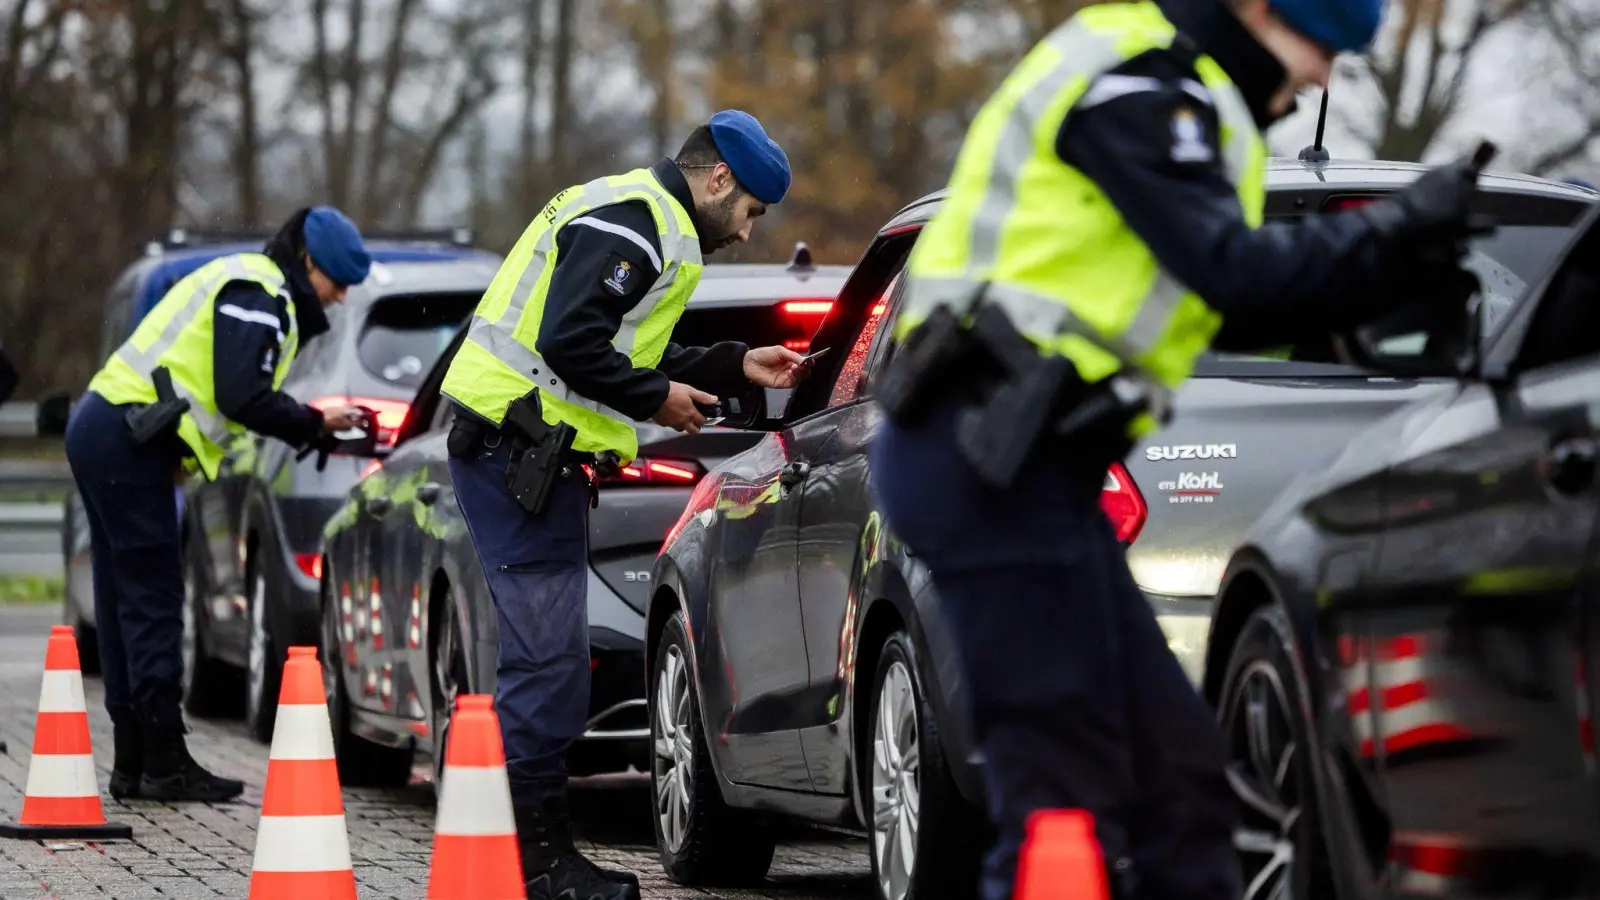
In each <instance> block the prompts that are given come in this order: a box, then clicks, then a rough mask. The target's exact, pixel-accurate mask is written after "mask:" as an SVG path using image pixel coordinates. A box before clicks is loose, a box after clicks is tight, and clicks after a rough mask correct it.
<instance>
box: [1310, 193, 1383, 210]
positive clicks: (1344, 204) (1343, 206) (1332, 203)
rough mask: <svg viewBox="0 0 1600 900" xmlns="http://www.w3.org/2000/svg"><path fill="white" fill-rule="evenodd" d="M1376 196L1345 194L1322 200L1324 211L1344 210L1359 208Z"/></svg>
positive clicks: (1375, 198)
mask: <svg viewBox="0 0 1600 900" xmlns="http://www.w3.org/2000/svg"><path fill="white" fill-rule="evenodd" d="M1377 199H1378V198H1377V197H1374V196H1370V195H1369V196H1355V197H1352V196H1344V197H1329V198H1328V199H1326V200H1324V201H1322V211H1323V212H1342V211H1344V210H1347V209H1359V208H1361V207H1363V206H1366V205H1368V204H1370V203H1372V202H1373V201H1375V200H1377Z"/></svg>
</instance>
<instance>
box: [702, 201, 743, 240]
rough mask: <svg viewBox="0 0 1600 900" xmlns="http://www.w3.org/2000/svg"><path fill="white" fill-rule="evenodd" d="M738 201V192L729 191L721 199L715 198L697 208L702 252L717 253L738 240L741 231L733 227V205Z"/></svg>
mask: <svg viewBox="0 0 1600 900" xmlns="http://www.w3.org/2000/svg"><path fill="white" fill-rule="evenodd" d="M738 201H739V195H738V193H737V192H734V191H729V192H728V195H727V196H726V197H723V198H722V199H721V200H714V201H712V202H711V203H708V204H706V205H705V206H704V207H702V208H701V209H699V210H697V212H698V218H699V219H700V252H701V253H715V252H717V251H718V250H721V249H722V248H723V247H726V246H728V245H729V244H731V243H733V242H734V241H736V240H738V238H739V233H738V232H737V231H735V230H734V228H733V206H734V204H735V203H737V202H738Z"/></svg>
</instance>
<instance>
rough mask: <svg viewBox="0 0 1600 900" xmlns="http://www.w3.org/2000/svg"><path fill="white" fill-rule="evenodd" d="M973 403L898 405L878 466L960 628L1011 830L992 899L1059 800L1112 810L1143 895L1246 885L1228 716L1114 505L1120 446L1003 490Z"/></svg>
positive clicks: (1229, 891) (1119, 849)
mask: <svg viewBox="0 0 1600 900" xmlns="http://www.w3.org/2000/svg"><path fill="white" fill-rule="evenodd" d="M955 416H956V412H955V407H954V405H953V404H948V405H946V406H945V407H944V408H942V409H940V410H938V411H937V412H935V413H934V414H933V415H932V416H931V417H930V419H929V421H927V422H926V423H924V424H922V425H921V426H919V427H917V428H914V429H909V430H907V429H899V428H896V427H894V426H893V425H892V424H890V423H885V425H884V428H883V431H882V432H881V433H880V435H879V437H878V439H877V441H876V442H875V444H874V446H873V448H872V456H871V461H872V480H873V486H874V490H875V492H876V493H877V495H878V502H879V503H880V504H881V505H882V508H883V510H884V512H885V515H886V518H887V521H888V522H889V525H890V527H891V528H893V529H894V530H895V532H896V534H897V535H898V536H899V537H900V538H901V539H903V540H904V541H905V542H906V544H907V545H908V546H909V547H911V548H912V549H913V550H914V551H915V552H916V554H917V556H918V557H919V558H920V559H922V560H923V561H924V562H925V563H926V564H927V565H928V566H929V568H930V570H931V571H932V574H933V581H934V584H935V586H936V588H937V590H938V592H939V596H940V599H941V602H942V608H943V610H944V612H945V615H947V616H948V617H949V618H950V620H951V621H950V626H951V633H952V634H954V635H956V637H957V640H958V641H959V646H960V652H961V654H962V663H963V664H964V667H965V671H966V674H967V676H968V679H969V684H970V689H971V700H972V714H973V719H974V721H973V724H974V728H975V733H976V735H977V740H978V741H979V743H980V745H981V747H982V750H983V753H984V757H985V764H984V779H985V784H986V787H987V790H988V799H989V811H990V816H991V818H992V819H993V820H994V822H995V824H996V826H997V828H998V831H999V841H998V844H997V845H996V846H995V847H994V848H993V849H992V850H991V852H990V854H989V857H988V859H987V860H986V863H985V867H984V877H983V897H984V900H1006V898H1009V897H1010V896H1011V889H1012V880H1013V876H1014V873H1015V869H1016V864H1017V852H1018V850H1019V848H1020V846H1021V843H1022V839H1023V836H1024V826H1025V823H1026V820H1027V816H1028V814H1029V813H1031V812H1032V811H1033V810H1036V809H1058V808H1074V809H1085V810H1088V811H1089V812H1091V813H1092V814H1093V815H1094V816H1095V820H1096V826H1097V827H1096V830H1097V834H1098V837H1099V839H1100V841H1101V844H1102V848H1103V850H1104V852H1105V857H1106V859H1107V860H1108V861H1110V862H1113V863H1114V862H1116V861H1117V860H1120V859H1124V858H1126V859H1127V860H1128V861H1129V862H1130V863H1131V865H1132V874H1133V878H1132V879H1130V881H1129V884H1131V885H1134V886H1135V887H1134V891H1133V894H1134V896H1137V897H1141V898H1152V900H1154V898H1160V900H1238V897H1239V894H1240V875H1239V869H1238V861H1237V858H1236V856H1235V855H1234V850H1233V847H1232V840H1231V839H1232V832H1233V825H1234V818H1235V801H1234V798H1233V796H1232V794H1231V793H1230V791H1229V789H1228V785H1227V782H1226V780H1225V779H1224V776H1223V765H1224V758H1225V756H1224V748H1223V743H1222V738H1221V734H1220V732H1219V730H1218V728H1217V726H1216V723H1215V719H1214V717H1213V715H1212V712H1211V710H1210V708H1209V706H1208V705H1207V704H1206V703H1205V701H1204V700H1203V699H1202V698H1201V697H1200V695H1199V694H1198V693H1197V692H1196V691H1195V689H1194V688H1193V686H1192V685H1191V684H1190V682H1189V680H1188V678H1187V676H1186V675H1185V674H1184V672H1183V669H1182V667H1181V666H1180V665H1179V663H1178V661H1177V659H1176V658H1175V657H1174V656H1173V655H1172V652H1171V650H1169V649H1168V646H1167V642H1166V638H1165V637H1164V636H1163V634H1162V632H1161V628H1160V626H1159V625H1158V624H1157V622H1156V619H1155V614H1154V611H1153V610H1152V609H1151V607H1150V604H1149V602H1148V601H1147V600H1146V599H1145V597H1144V595H1143V593H1142V592H1140V590H1139V589H1138V587H1137V586H1136V585H1135V584H1134V581H1133V578H1132V576H1131V575H1130V574H1129V572H1128V566H1127V562H1126V561H1125V560H1124V558H1123V553H1122V551H1121V549H1120V548H1119V547H1118V545H1117V542H1116V535H1115V533H1114V532H1113V531H1112V529H1111V526H1110V523H1109V522H1108V521H1107V520H1106V517H1105V515H1104V514H1103V513H1102V512H1101V510H1100V507H1099V495H1100V490H1101V485H1102V482H1103V480H1104V477H1105V461H1104V460H1103V459H1102V460H1100V461H1099V462H1098V463H1097V462H1095V461H1091V460H1080V461H1076V462H1075V461H1072V460H1067V459H1062V458H1060V456H1061V455H1060V454H1057V455H1055V457H1054V458H1052V459H1048V460H1041V461H1036V462H1034V463H1032V464H1030V465H1029V466H1028V467H1027V468H1025V469H1024V471H1023V473H1022V477H1021V478H1020V479H1019V480H1018V482H1017V484H1016V486H1015V487H1014V488H1013V489H1011V490H1008V491H995V490H993V489H990V488H987V487H986V486H984V485H983V484H982V483H981V482H979V481H978V480H977V479H976V478H975V477H974V476H973V474H972V473H971V471H970V470H969V469H968V468H967V466H966V464H965V463H964V462H963V461H962V460H961V459H960V458H959V456H958V453H957V451H956V448H955V439H954V422H955Z"/></svg>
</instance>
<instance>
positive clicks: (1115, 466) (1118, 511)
mask: <svg viewBox="0 0 1600 900" xmlns="http://www.w3.org/2000/svg"><path fill="white" fill-rule="evenodd" d="M1100 508H1101V509H1103V510H1105V513H1106V518H1108V519H1110V520H1111V525H1112V527H1114V528H1116V530H1117V541H1118V542H1120V543H1123V544H1131V543H1133V541H1134V539H1135V538H1137V537H1138V536H1139V531H1140V530H1141V529H1143V528H1144V520H1145V517H1146V516H1147V514H1148V512H1149V510H1148V509H1147V508H1146V507H1145V505H1144V496H1143V495H1141V494H1140V493H1139V487H1138V485H1136V484H1134V483H1133V477H1132V476H1131V475H1129V474H1128V470H1127V469H1125V468H1123V466H1122V463H1112V464H1111V468H1110V469H1107V470H1106V484H1105V487H1104V488H1103V489H1101V491H1100Z"/></svg>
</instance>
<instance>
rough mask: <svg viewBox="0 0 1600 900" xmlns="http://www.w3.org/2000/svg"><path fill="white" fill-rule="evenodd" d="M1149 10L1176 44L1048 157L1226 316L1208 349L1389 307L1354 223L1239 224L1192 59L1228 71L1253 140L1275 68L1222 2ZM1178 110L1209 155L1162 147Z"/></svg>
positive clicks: (1142, 62)
mask: <svg viewBox="0 0 1600 900" xmlns="http://www.w3.org/2000/svg"><path fill="white" fill-rule="evenodd" d="M1158 2H1159V4H1160V6H1161V8H1162V11H1163V12H1165V13H1166V15H1167V17H1168V18H1169V19H1170V20H1171V21H1172V22H1173V24H1174V25H1176V26H1177V27H1178V31H1179V32H1180V34H1181V35H1182V37H1181V38H1180V40H1179V42H1178V43H1177V44H1175V45H1174V47H1173V48H1172V49H1168V50H1156V51H1151V52H1148V53H1145V54H1142V55H1140V56H1137V57H1134V58H1133V59H1131V60H1129V61H1128V62H1126V63H1124V64H1122V65H1121V66H1118V67H1117V68H1115V69H1113V70H1112V71H1111V73H1109V74H1112V75H1115V76H1123V77H1122V78H1120V79H1119V81H1120V82H1121V83H1122V84H1124V85H1127V86H1129V88H1131V89H1127V90H1125V91H1124V92H1121V93H1120V95H1119V96H1116V97H1115V98H1114V99H1111V100H1107V101H1105V102H1102V103H1098V104H1095V105H1093V106H1090V107H1087V108H1084V109H1079V110H1075V111H1073V112H1072V113H1071V114H1070V115H1069V116H1068V117H1067V120H1066V122H1065V123H1063V125H1062V128H1061V132H1060V134H1059V135H1058V137H1057V142H1056V150H1057V153H1058V154H1059V155H1060V156H1061V158H1062V159H1063V160H1064V161H1066V162H1067V163H1069V164H1071V165H1072V166H1073V167H1075V168H1077V169H1078V170H1079V171H1080V172H1082V173H1083V174H1085V175H1087V176H1088V177H1089V178H1090V179H1091V180H1093V181H1094V182H1095V184H1097V185H1098V186H1099V187H1100V189H1101V190H1102V191H1104V192H1105V194H1106V196H1107V197H1108V198H1109V199H1110V200H1111V203H1112V204H1113V205H1114V206H1115V207H1116V208H1117V211H1118V212H1119V213H1120V214H1121V215H1122V217H1123V220H1124V221H1126V222H1127V223H1128V226H1129V227H1130V228H1132V229H1133V231H1134V233H1136V234H1138V235H1139V237H1140V238H1142V239H1143V240H1144V242H1145V244H1146V245H1147V246H1148V247H1149V248H1150V251H1151V252H1152V253H1153V254H1154V255H1155V257H1156V259H1157V260H1159V261H1160V262H1161V265H1162V266H1163V267H1164V268H1165V269H1166V270H1167V271H1168V272H1170V273H1171V274H1172V275H1173V277H1175V278H1177V279H1178V280H1179V281H1181V282H1182V283H1183V284H1185V285H1186V286H1188V287H1189V289H1190V290H1192V291H1194V292H1195V293H1197V294H1199V295H1200V296H1201V297H1202V298H1204V299H1205V301H1206V303H1207V304H1209V305H1210V306H1211V307H1212V308H1213V309H1215V310H1216V311H1218V312H1219V313H1221V314H1222V315H1223V327H1222V331H1221V332H1220V333H1219V334H1218V335H1217V337H1216V340H1215V341H1214V345H1215V346H1216V347H1217V349H1219V350H1236V351H1237V350H1252V349H1261V348H1264V347H1270V346H1276V345H1281V344H1290V343H1294V342H1295V341H1297V340H1300V339H1302V338H1305V337H1308V336H1312V335H1316V334H1325V333H1331V332H1334V331H1339V330H1343V329H1345V328H1349V327H1353V326H1355V325H1357V324H1360V323H1363V322H1367V321H1370V320H1371V319H1372V318H1373V317H1374V315H1375V314H1377V313H1381V312H1384V311H1386V310H1389V309H1392V308H1394V307H1395V306H1396V305H1397V304H1398V303H1399V301H1400V298H1397V297H1395V296H1394V292H1393V291H1392V290H1388V289H1385V284H1384V282H1385V280H1386V279H1385V267H1386V266H1385V260H1384V258H1383V253H1382V248H1381V246H1380V244H1379V241H1378V239H1377V236H1376V235H1375V234H1374V233H1373V230H1372V228H1371V227H1370V226H1369V225H1368V224H1367V222H1366V221H1365V220H1364V219H1362V218H1361V217H1360V216H1359V215H1357V214H1355V213H1353V212H1352V213H1339V214H1333V215H1315V216H1307V217H1305V218H1304V219H1303V220H1301V221H1295V222H1270V221H1269V222H1267V223H1266V224H1265V225H1263V226H1262V227H1261V228H1258V229H1254V230H1252V229H1251V228H1250V227H1249V226H1248V225H1247V224H1246V223H1245V218H1244V211H1243V209H1242V208H1241V207H1240V204H1239V198H1238V192H1237V191H1236V189H1235V188H1234V186H1233V185H1232V184H1230V183H1229V181H1228V177H1227V173H1226V171H1225V169H1224V164H1223V161H1222V154H1221V152H1220V146H1219V137H1218V135H1219V128H1220V126H1219V123H1218V117H1217V113H1216V110H1215V109H1214V108H1213V107H1212V106H1211V105H1210V104H1209V103H1207V102H1206V101H1205V100H1204V99H1202V98H1203V97H1204V95H1205V92H1204V90H1203V89H1200V90H1198V91H1196V90H1195V89H1196V88H1199V87H1200V76H1199V75H1198V73H1197V72H1196V71H1195V66H1194V59H1195V55H1196V51H1197V49H1198V51H1201V52H1204V53H1205V54H1207V55H1209V56H1210V57H1211V58H1213V59H1214V60H1216V61H1217V63H1218V64H1219V65H1221V66H1222V68H1223V69H1224V70H1225V71H1227V73H1228V76H1229V77H1230V78H1232V79H1233V81H1234V84H1235V85H1236V86H1237V87H1238V88H1239V91H1240V93H1242V94H1243V95H1244V98H1245V101H1246V103H1247V104H1248V105H1249V106H1250V110H1251V113H1252V114H1253V115H1254V117H1255V120H1256V123H1257V125H1258V127H1260V128H1261V129H1262V130H1263V131H1265V130H1266V129H1267V127H1268V126H1270V125H1271V124H1272V122H1273V120H1274V117H1273V116H1272V115H1271V114H1270V113H1269V112H1268V111H1267V105H1268V102H1269V101H1270V99H1271V97H1272V95H1273V94H1274V93H1276V92H1277V90H1278V88H1279V86H1280V85H1282V84H1283V82H1284V78H1285V73H1284V69H1283V66H1282V65H1281V64H1279V63H1278V61H1277V59H1276V58H1275V57H1273V56H1272V54H1271V53H1270V52H1268V51H1267V50H1266V49H1265V48H1264V47H1262V46H1261V45H1260V44H1259V43H1257V42H1256V40H1255V38H1254V37H1252V36H1251V35H1250V33H1249V32H1248V31H1246V30H1245V28H1244V26H1243V25H1242V24H1240V23H1239V21H1238V19H1236V18H1235V17H1234V16H1233V14H1232V13H1231V12H1229V11H1228V9H1227V7H1226V5H1225V4H1224V3H1222V2H1221V0H1158ZM1197 94H1198V96H1197ZM1180 111H1187V113H1190V114H1193V115H1194V116H1197V117H1199V119H1200V121H1201V122H1203V123H1204V125H1205V131H1206V134H1205V139H1206V141H1207V143H1209V144H1210V148H1211V150H1212V152H1211V153H1210V154H1209V156H1207V155H1205V154H1194V153H1192V152H1183V153H1175V152H1173V151H1174V149H1175V146H1176V144H1177V142H1178V141H1180V140H1182V139H1184V138H1186V137H1187V135H1183V136H1181V137H1180V136H1177V135H1175V134H1174V128H1173V121H1174V117H1175V116H1178V115H1180ZM1184 149H1186V150H1187V149H1189V148H1188V147H1185V148H1184Z"/></svg>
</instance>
